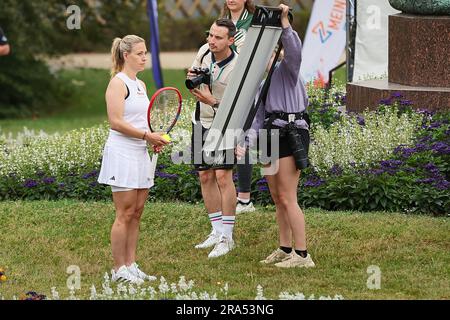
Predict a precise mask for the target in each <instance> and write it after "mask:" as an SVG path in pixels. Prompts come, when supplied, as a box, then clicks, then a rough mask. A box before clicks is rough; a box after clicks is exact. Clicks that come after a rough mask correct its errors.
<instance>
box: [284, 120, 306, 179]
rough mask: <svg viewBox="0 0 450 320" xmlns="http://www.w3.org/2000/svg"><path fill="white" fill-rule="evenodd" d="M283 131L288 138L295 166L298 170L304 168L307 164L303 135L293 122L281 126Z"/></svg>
mask: <svg viewBox="0 0 450 320" xmlns="http://www.w3.org/2000/svg"><path fill="white" fill-rule="evenodd" d="M283 131H284V132H283V133H284V134H285V135H286V137H287V139H288V143H289V145H290V147H291V150H292V155H293V156H294V160H295V166H296V167H297V169H299V170H303V169H306V168H307V167H308V165H309V161H308V151H307V150H306V149H305V147H306V145H304V143H303V139H304V137H302V135H301V133H300V130H299V129H298V128H297V126H296V125H295V123H293V122H290V123H289V124H287V125H286V126H285V127H284V128H283Z"/></svg>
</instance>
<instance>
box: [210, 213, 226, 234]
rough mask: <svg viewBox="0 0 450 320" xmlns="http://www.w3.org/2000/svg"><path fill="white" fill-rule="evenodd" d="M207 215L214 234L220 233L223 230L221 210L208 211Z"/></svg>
mask: <svg viewBox="0 0 450 320" xmlns="http://www.w3.org/2000/svg"><path fill="white" fill-rule="evenodd" d="M208 217H209V221H211V225H212V227H213V230H214V231H215V232H216V234H221V233H222V232H223V224H222V211H219V212H214V213H209V214H208Z"/></svg>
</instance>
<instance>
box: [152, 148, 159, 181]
mask: <svg viewBox="0 0 450 320" xmlns="http://www.w3.org/2000/svg"><path fill="white" fill-rule="evenodd" d="M157 162H158V154H157V153H154V154H153V156H152V163H151V166H150V176H153V179H154V178H155V173H156V163H157Z"/></svg>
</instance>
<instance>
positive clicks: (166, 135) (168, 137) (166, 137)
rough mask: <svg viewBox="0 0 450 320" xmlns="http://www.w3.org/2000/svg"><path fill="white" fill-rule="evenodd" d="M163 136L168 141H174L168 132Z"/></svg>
mask: <svg viewBox="0 0 450 320" xmlns="http://www.w3.org/2000/svg"><path fill="white" fill-rule="evenodd" d="M161 137H163V138H164V139H165V140H166V141H167V142H170V141H172V139H170V136H169V135H168V134H167V133H166V134H163V135H162V136H161Z"/></svg>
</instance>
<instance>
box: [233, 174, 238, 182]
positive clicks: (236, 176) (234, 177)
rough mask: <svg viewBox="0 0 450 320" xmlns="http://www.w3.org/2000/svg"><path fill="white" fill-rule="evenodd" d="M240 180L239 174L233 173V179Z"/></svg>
mask: <svg viewBox="0 0 450 320" xmlns="http://www.w3.org/2000/svg"><path fill="white" fill-rule="evenodd" d="M237 180H238V174H237V173H234V174H233V181H237Z"/></svg>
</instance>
